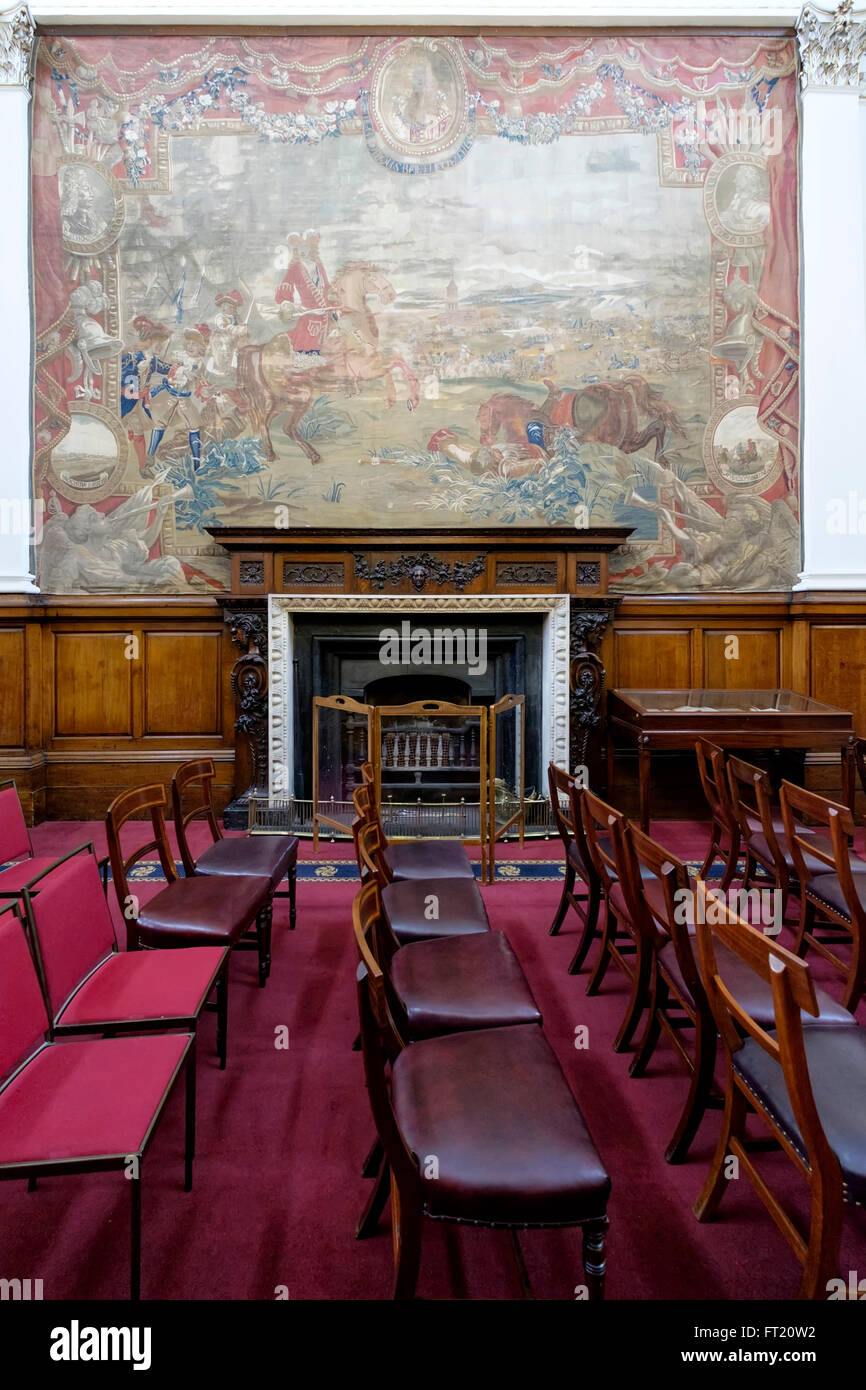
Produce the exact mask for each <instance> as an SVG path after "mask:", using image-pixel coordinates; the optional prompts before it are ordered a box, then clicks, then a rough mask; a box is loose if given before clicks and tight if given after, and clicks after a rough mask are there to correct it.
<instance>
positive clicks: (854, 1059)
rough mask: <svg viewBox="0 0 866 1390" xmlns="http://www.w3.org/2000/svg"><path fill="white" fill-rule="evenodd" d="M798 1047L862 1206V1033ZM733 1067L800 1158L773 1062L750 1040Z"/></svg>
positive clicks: (865, 1188) (865, 1161)
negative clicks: (804, 1054)
mask: <svg viewBox="0 0 866 1390" xmlns="http://www.w3.org/2000/svg"><path fill="white" fill-rule="evenodd" d="M716 949H717V950H718V947H717V948H716ZM816 993H817V991H816ZM803 1043H804V1047H805V1050H806V1061H807V1065H808V1067H809V1077H810V1080H811V1083H812V1093H813V1095H814V1097H815V1105H816V1107H817V1110H818V1115H819V1117H820V1120H821V1124H822V1126H823V1129H824V1133H825V1134H826V1136H827V1140H828V1142H829V1144H830V1147H831V1148H832V1149H833V1151H834V1152H835V1154H836V1157H837V1158H838V1159H839V1163H840V1166H841V1168H842V1182H843V1194H844V1198H845V1201H847V1202H856V1203H858V1205H861V1206H862V1205H863V1204H864V1203H866V1030H864V1029H863V1028H851V1027H847V1028H846V1027H840V1028H808V1029H805V1030H804V1033H803ZM409 1050H410V1051H411V1048H410V1049H409ZM733 1062H734V1069H735V1070H736V1071H737V1072H738V1073H739V1075H740V1076H741V1077H742V1078H743V1080H744V1081H745V1083H746V1085H747V1086H748V1088H749V1090H750V1091H751V1092H752V1094H753V1095H754V1096H755V1097H756V1098H757V1099H758V1100H759V1101H760V1103H761V1104H762V1105H764V1106H766V1108H767V1110H768V1111H769V1112H770V1114H771V1115H773V1117H774V1118H775V1119H776V1121H777V1123H778V1124H779V1126H780V1128H781V1129H782V1130H783V1132H784V1133H785V1134H786V1135H787V1137H788V1139H790V1141H791V1144H792V1145H793V1147H794V1148H795V1149H796V1150H797V1152H798V1153H799V1154H800V1156H801V1157H802V1158H805V1157H806V1154H805V1149H804V1147H803V1141H802V1137H801V1135H800V1131H799V1128H798V1126H797V1121H796V1120H795V1118H794V1112H793V1110H792V1109H791V1101H790V1098H789V1096H788V1089H787V1087H786V1085H785V1081H784V1077H783V1075H782V1068H781V1067H780V1066H779V1064H778V1062H777V1061H776V1060H775V1058H773V1057H770V1056H769V1055H768V1054H767V1053H766V1052H765V1051H764V1050H763V1048H762V1047H760V1046H759V1045H758V1043H757V1042H755V1041H754V1039H752V1038H748V1039H747V1040H746V1042H745V1043H744V1045H743V1046H742V1047H741V1048H740V1050H739V1051H738V1052H736V1053H734V1058H733ZM431 1152H432V1151H431Z"/></svg>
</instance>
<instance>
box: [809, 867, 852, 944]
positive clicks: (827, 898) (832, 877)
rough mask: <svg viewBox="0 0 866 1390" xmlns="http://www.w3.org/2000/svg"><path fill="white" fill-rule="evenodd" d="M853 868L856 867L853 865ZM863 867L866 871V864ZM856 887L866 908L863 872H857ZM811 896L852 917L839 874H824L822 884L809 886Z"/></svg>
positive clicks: (816, 883) (817, 883)
mask: <svg viewBox="0 0 866 1390" xmlns="http://www.w3.org/2000/svg"><path fill="white" fill-rule="evenodd" d="M851 867H852V868H853V867H854V866H853V864H852V866H851ZM863 867H864V869H866V864H864V866H863ZM854 887H855V888H856V889H857V896H858V897H859V899H860V901H861V903H862V904H863V905H864V907H866V876H864V875H863V873H862V871H859V870H857V871H855V873H854ZM809 896H810V897H813V898H819V899H821V900H822V901H823V902H825V903H827V905H828V906H829V907H832V908H833V909H834V911H835V912H839V913H841V914H842V915H843V916H845V917H849V916H850V915H851V914H850V909H849V907H848V903H847V902H846V900H845V894H844V893H843V892H842V882H841V880H840V878H839V875H838V874H832V873H829V872H827V873H823V874H822V875H821V879H820V882H815V883H810V884H809ZM843 930H844V928H843Z"/></svg>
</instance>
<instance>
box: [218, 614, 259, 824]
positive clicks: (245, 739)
mask: <svg viewBox="0 0 866 1390" xmlns="http://www.w3.org/2000/svg"><path fill="white" fill-rule="evenodd" d="M224 619H225V622H226V623H227V624H228V626H229V629H230V631H231V637H232V641H233V642H234V644H235V646H236V647H239V648H240V651H241V654H240V656H239V657H238V658H237V660H236V661H235V664H234V666H233V667H232V671H231V686H232V694H233V695H234V697H235V732H236V733H237V735H238V738H237V751H236V755H235V757H236V764H235V766H236V773H235V791H236V793H239V794H236V796H235V799H234V800H233V801H232V802H231V804H230V805H229V806H228V807H227V808H226V813H225V823H226V825H227V826H228V827H229V828H230V829H239V828H242V827H245V826H246V824H247V808H248V804H249V799H250V795H251V794H253V793H255V792H256V791H259V790H262V789H264V790H265V791H267V786H268V616H267V608H266V600H263V601H262V602H261V604H260V605H256V601H255V599H248V600H247V601H246V602H245V604H244V607H243V609H238V608H229V607H227V608H225V610H224ZM238 755H240V756H238ZM245 766H246V772H245V771H244V767H245ZM244 782H246V786H245V788H244V789H243V790H241V788H242V787H243V783H244Z"/></svg>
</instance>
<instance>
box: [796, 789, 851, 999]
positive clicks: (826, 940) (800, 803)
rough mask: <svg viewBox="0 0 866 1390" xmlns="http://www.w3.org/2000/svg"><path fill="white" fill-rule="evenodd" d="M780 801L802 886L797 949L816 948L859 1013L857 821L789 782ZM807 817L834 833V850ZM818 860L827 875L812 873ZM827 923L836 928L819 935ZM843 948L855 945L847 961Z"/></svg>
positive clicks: (844, 808)
mask: <svg viewBox="0 0 866 1390" xmlns="http://www.w3.org/2000/svg"><path fill="white" fill-rule="evenodd" d="M780 799H781V803H782V815H783V817H784V822H785V832H786V838H787V842H788V845H789V847H790V850H791V854H792V857H793V862H794V865H795V869H796V874H797V878H798V880H799V884H800V918H799V922H798V925H797V939H796V943H795V945H794V950H795V952H796V954H797V955H798V956H802V955H805V953H806V951H807V950H808V949H811V950H814V951H817V952H818V954H819V955H821V956H823V957H824V959H825V960H828V961H829V962H830V964H831V965H833V966H834V967H835V969H836V970H838V971H839V973H840V974H841V975H842V976H843V977H844V979H845V986H844V990H843V994H842V1003H843V1004H844V1005H845V1007H846V1009H856V1007H857V1005H858V1003H859V1002H860V999H861V997H862V994H863V988H864V985H866V865H862V864H861V862H860V861H859V860H852V857H851V842H852V841H853V838H854V817H853V816H852V814H851V812H850V811H849V809H848V807H847V806H842V805H839V804H838V803H836V802H834V801H828V800H827V799H826V798H825V797H823V796H818V795H817V793H816V792H810V791H806V790H805V788H803V787H795V786H793V785H792V784H791V783H790V782H783V783H782V789H781V795H780ZM795 817H796V819H795ZM803 817H808V818H809V819H810V821H814V822H816V823H817V824H818V825H820V826H821V827H824V828H826V829H827V830H828V831H829V837H828V838H829V848H825V840H824V837H821V838H820V839H819V838H818V837H817V836H814V835H811V834H808V833H806V832H804V831H803V830H802V828H801V827H800V826H799V825H798V824H797V821H798V820H801V819H802V818H803ZM813 859H817V860H818V862H819V864H820V865H821V867H822V869H823V872H822V873H820V874H813V873H812V871H811V867H810V862H811V861H812V860H813ZM822 920H823V921H824V922H826V923H829V924H831V926H830V929H829V930H825V931H821V932H820V934H819V932H818V927H819V923H820V921H822ZM838 928H841V929H842V930H841V932H840V931H839V930H838ZM840 944H845V945H850V947H851V952H850V958H849V959H848V960H845V959H843V958H842V957H841V956H840V955H839V954H838V953H837V951H836V949H835V947H836V946H838V945H840Z"/></svg>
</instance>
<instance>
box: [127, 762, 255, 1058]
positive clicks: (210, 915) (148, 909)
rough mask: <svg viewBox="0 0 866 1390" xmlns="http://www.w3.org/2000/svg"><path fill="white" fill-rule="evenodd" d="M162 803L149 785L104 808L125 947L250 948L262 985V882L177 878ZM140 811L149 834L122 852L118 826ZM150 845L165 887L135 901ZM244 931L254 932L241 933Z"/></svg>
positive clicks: (161, 795)
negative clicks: (133, 881)
mask: <svg viewBox="0 0 866 1390" xmlns="http://www.w3.org/2000/svg"><path fill="white" fill-rule="evenodd" d="M165 807H166V795H165V788H164V787H163V786H160V785H157V784H154V785H151V786H147V787H138V788H136V789H134V790H132V791H128V792H121V794H120V796H117V797H115V799H114V801H112V803H111V805H110V806H109V808H108V811H107V813H106V817H105V828H106V833H107V835H108V849H109V854H110V856H111V873H112V878H113V880H114V889H115V892H116V894H117V901H118V905H119V907H120V912H121V916H122V917H123V919H124V921H125V922H126V938H127V949H128V950H130V951H134V950H138V949H139V948H140V947H154V946H166V947H168V946H230V947H232V948H235V949H251V950H255V951H257V953H258V959H259V984H260V985H264V984H265V982H266V981H267V978H268V973H269V970H270V941H269V925H270V924H269V919H268V912H267V907H268V900H269V887H268V883H267V880H266V879H264V878H261V877H259V878H256V877H249V878H247V877H243V878H239V877H232V878H222V877H214V876H205V875H202V874H195V875H194V876H193V877H192V878H178V874H177V870H176V868H175V865H174V860H173V859H172V856H171V851H170V849H169V844H168V835H167V833H166V827H165ZM142 812H144V813H145V814H146V815H147V816H148V819H149V820H150V825H151V830H152V834H153V839H151V840H149V841H147V842H146V843H144V844H138V845H137V846H136V848H135V849H134V850H133V851H132V853H129V854H127V853H126V852H125V850H124V849H123V846H122V842H121V832H122V831H123V828H124V826H126V825H127V824H128V823H129V822H132V821H133V817H135V816H136V815H140V814H141V813H142ZM144 833H145V834H146V833H147V832H146V831H145V832H144ZM154 851H156V853H157V855H158V857H159V862H160V864H161V865H162V871H163V874H164V875H165V881H166V885H167V886H166V887H165V888H163V889H162V890H161V891H160V892H158V893H156V894H155V895H154V897H152V898H149V899H148V901H147V902H146V903H145V904H143V905H139V902H138V898H137V897H136V895H135V894H133V893H132V892H131V891H130V882H129V871H130V869H131V868H132V866H133V865H134V864H137V863H139V862H140V861H142V860H144V859H145V858H146V857H147V855H149V854H152V853H153V852H154ZM247 932H251V933H253V935H252V936H245V933H247ZM223 1055H224V1042H223Z"/></svg>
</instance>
